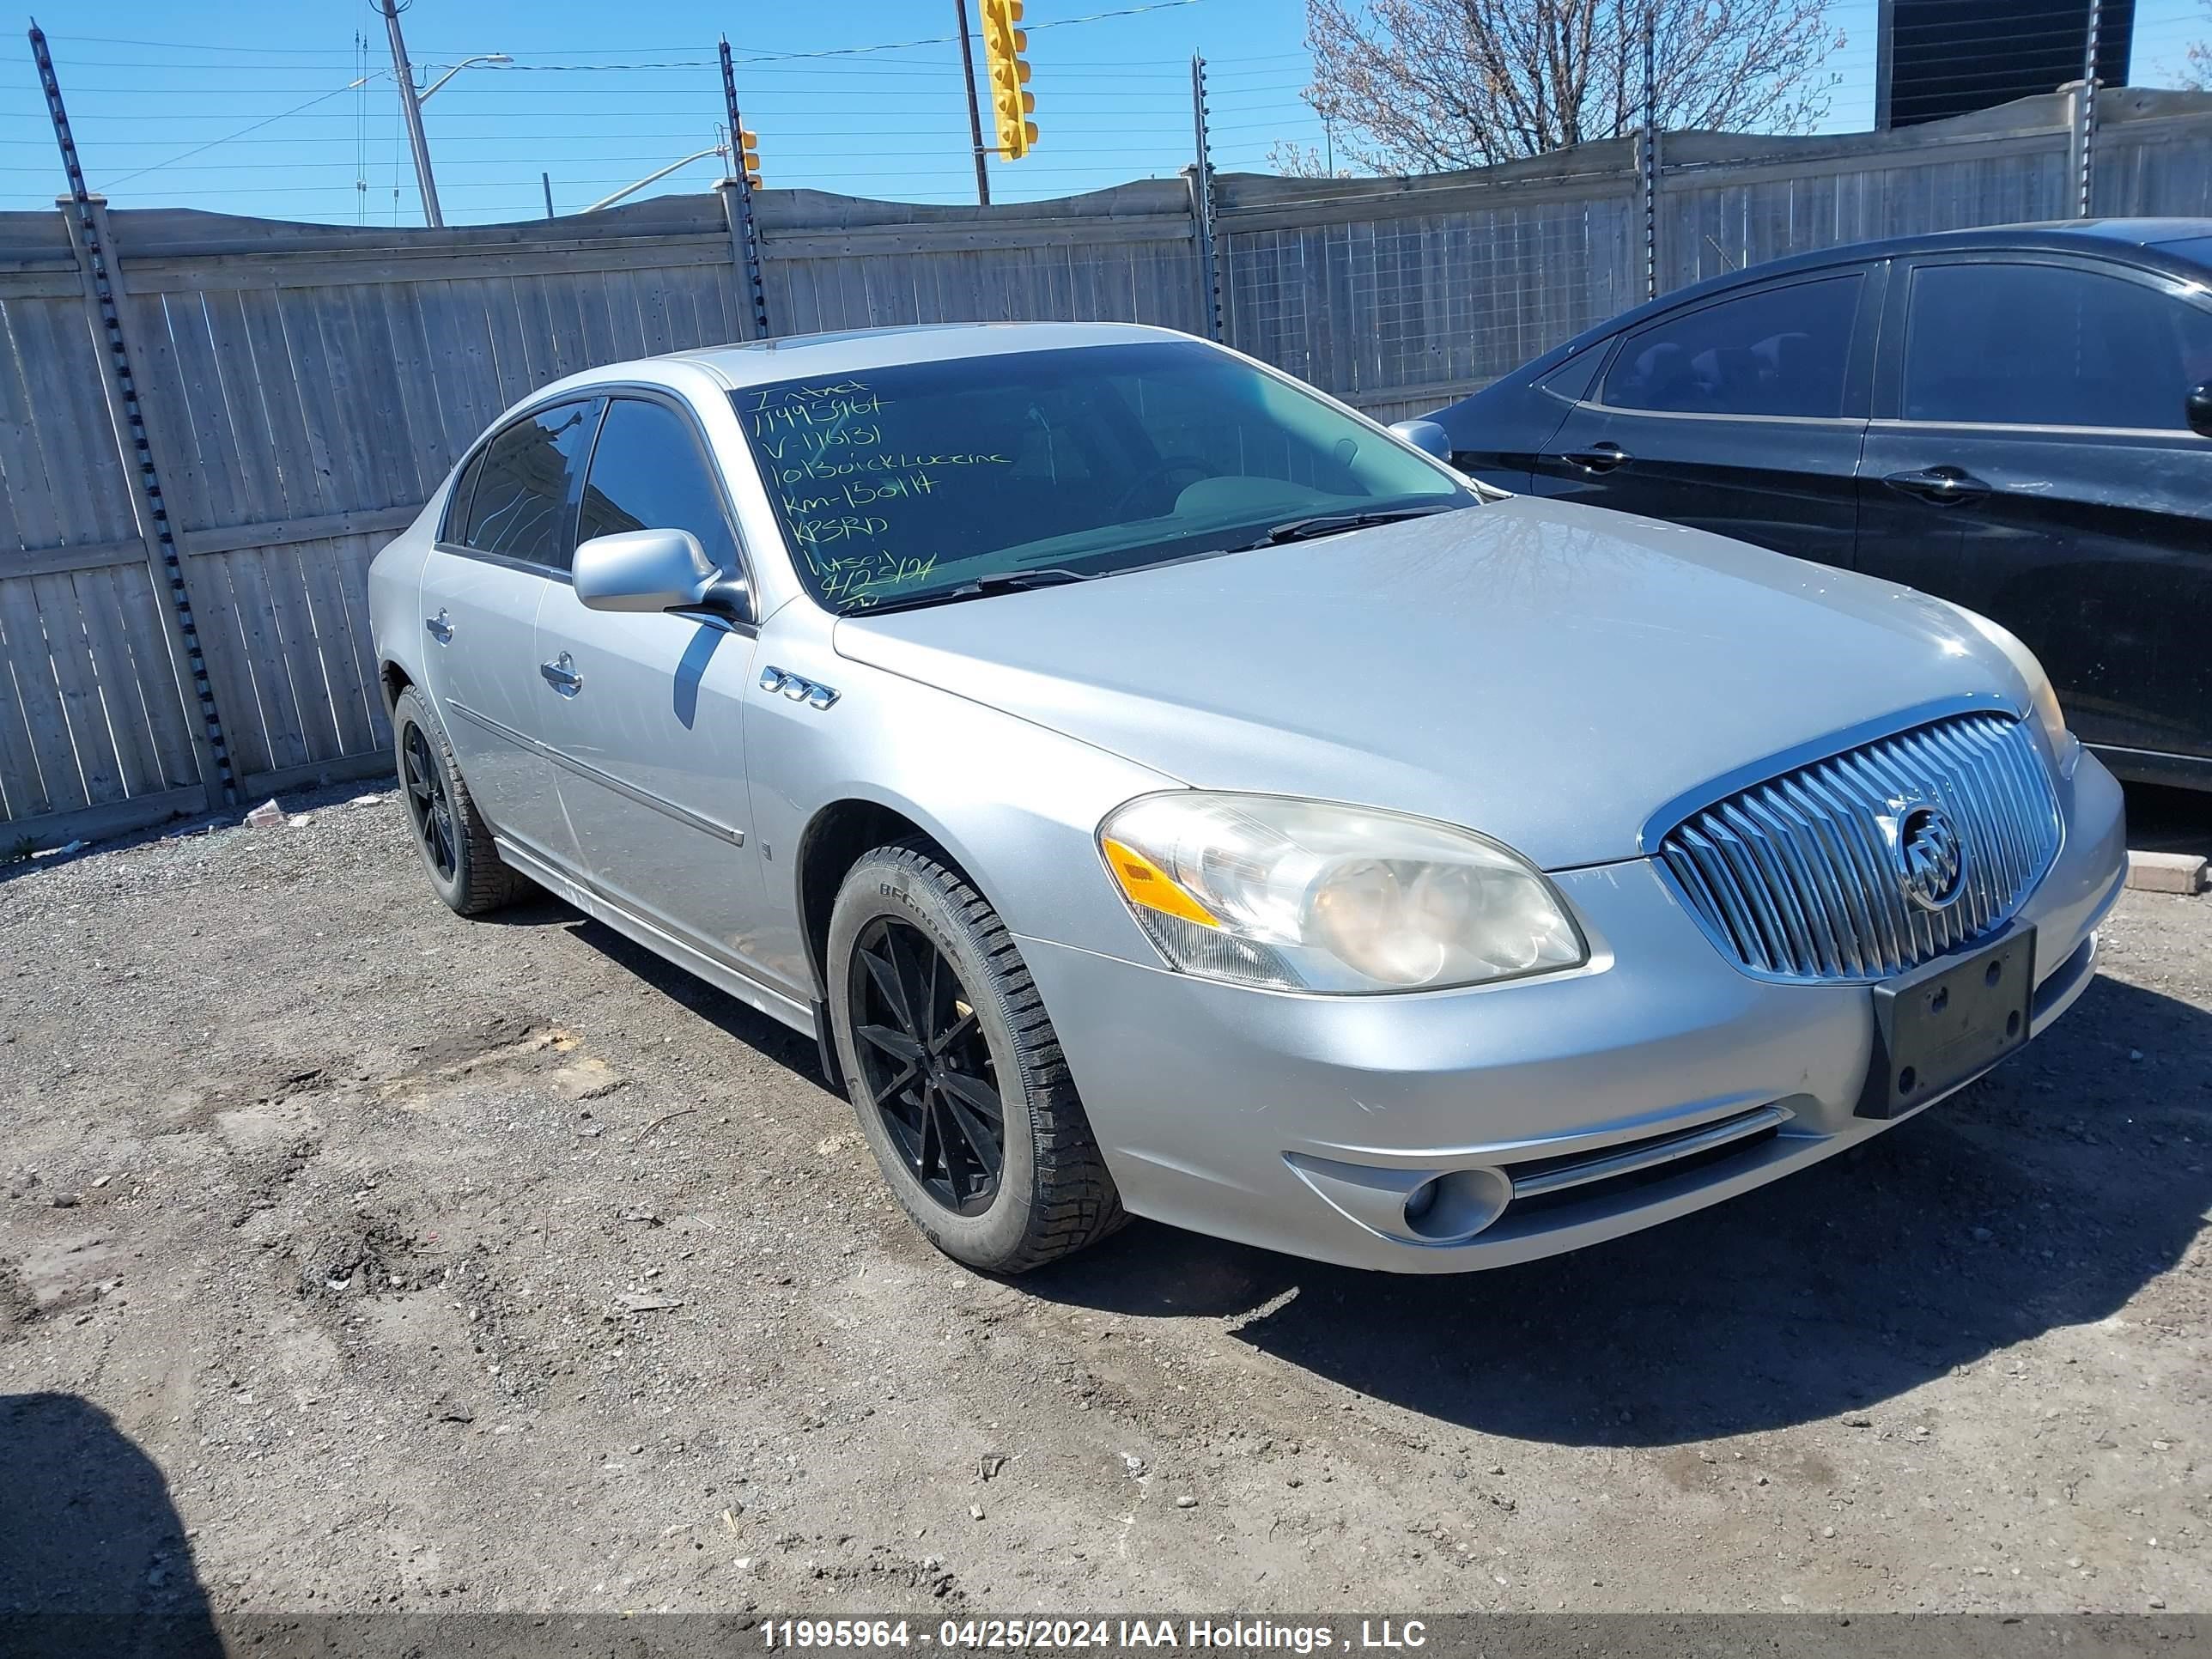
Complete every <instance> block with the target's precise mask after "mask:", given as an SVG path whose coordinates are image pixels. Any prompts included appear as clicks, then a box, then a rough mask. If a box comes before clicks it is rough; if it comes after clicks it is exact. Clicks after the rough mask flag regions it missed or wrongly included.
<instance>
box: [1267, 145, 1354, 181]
mask: <svg viewBox="0 0 2212 1659" xmlns="http://www.w3.org/2000/svg"><path fill="white" fill-rule="evenodd" d="M1267 168H1268V171H1270V172H1271V173H1280V174H1281V175H1282V176H1283V177H1284V178H1285V179H1349V178H1350V177H1352V170H1351V169H1350V168H1349V167H1330V166H1329V163H1328V157H1327V156H1325V155H1322V153H1321V151H1319V150H1317V149H1315V148H1314V147H1313V146H1312V145H1311V144H1301V143H1298V141H1297V139H1295V138H1278V139H1276V140H1275V142H1274V143H1272V144H1270V145H1268V146H1267Z"/></svg>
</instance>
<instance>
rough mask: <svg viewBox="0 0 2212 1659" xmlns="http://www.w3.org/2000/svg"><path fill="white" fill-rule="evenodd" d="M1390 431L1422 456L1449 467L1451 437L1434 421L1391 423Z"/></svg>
mask: <svg viewBox="0 0 2212 1659" xmlns="http://www.w3.org/2000/svg"><path fill="white" fill-rule="evenodd" d="M1390 430H1391V431H1393V432H1395V433H1396V434H1397V435H1399V436H1400V437H1401V438H1403V439H1404V440H1405V441H1407V443H1409V444H1411V445H1413V447H1414V448H1416V449H1418V450H1419V451H1420V452H1421V453H1423V454H1424V455H1431V456H1434V457H1435V458H1436V459H1437V460H1440V461H1442V462H1443V463H1444V465H1447V466H1449V465H1451V458H1452V447H1451V437H1450V435H1449V434H1448V433H1446V432H1445V430H1444V429H1443V428H1442V427H1440V426H1438V425H1437V423H1436V422H1434V421H1393V422H1390Z"/></svg>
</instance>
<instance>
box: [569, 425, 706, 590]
mask: <svg viewBox="0 0 2212 1659" xmlns="http://www.w3.org/2000/svg"><path fill="white" fill-rule="evenodd" d="M625 530H688V531H690V532H691V533H692V534H693V535H694V536H696V537H697V538H699V545H700V546H701V547H702V548H704V549H705V550H706V552H707V556H708V558H710V559H712V560H713V561H714V562H715V563H716V564H717V565H719V566H720V567H721V568H722V569H723V570H725V571H727V572H729V573H730V574H738V573H740V572H742V571H743V570H744V562H743V561H742V560H740V558H739V557H738V539H737V535H736V532H733V531H732V529H731V528H730V518H729V513H728V510H727V509H726V507H724V505H723V501H722V492H721V489H720V487H719V485H718V484H717V483H716V481H715V479H714V475H713V474H712V473H711V472H710V471H708V459H707V456H706V453H705V452H704V451H703V450H702V448H701V447H700V442H699V437H698V435H697V433H696V432H695V431H694V430H693V428H692V426H691V423H690V422H689V421H687V420H685V419H684V417H683V416H681V415H678V413H677V412H676V411H675V410H672V409H671V408H669V407H668V405H667V404H662V403H656V402H653V401H650V400H648V399H647V398H614V399H613V400H612V401H611V402H610V403H609V404H607V414H606V419H605V422H603V423H602V424H601V426H600V428H599V445H598V447H596V448H594V449H593V450H592V468H591V472H590V474H589V475H588V476H587V477H586V479H585V481H584V500H583V505H582V509H581V511H580V514H579V517H578V523H577V526H576V539H577V540H578V541H579V542H587V541H589V540H591V539H592V537H594V536H611V535H615V534H617V532H621V531H625Z"/></svg>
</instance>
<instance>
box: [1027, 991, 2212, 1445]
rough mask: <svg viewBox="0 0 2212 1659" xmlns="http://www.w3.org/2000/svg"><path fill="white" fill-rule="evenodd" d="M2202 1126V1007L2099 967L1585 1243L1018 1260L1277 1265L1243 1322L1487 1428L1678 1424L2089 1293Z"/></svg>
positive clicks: (2140, 1250)
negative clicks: (1978, 1057)
mask: <svg viewBox="0 0 2212 1659" xmlns="http://www.w3.org/2000/svg"><path fill="white" fill-rule="evenodd" d="M2130 1054H2137V1055H2140V1056H2141V1057H2140V1058H2139V1059H2134V1060H2131V1059H2130ZM2208 1143H2212V1016H2208V1015H2207V1014H2205V1013H2204V1012H2201V1011H2199V1010H2197V1009H2196V1008H2194V1007H2192V1006H2189V1005H2187V1004H2185V1003H2182V1002H2179V1001H2177V1000H2173V999H2172V998H2170V997H2166V996H2161V995H2160V994H2157V993H2155V992H2152V991H2147V990H2142V989H2139V988H2137V987H2132V986H2128V985H2123V984H2120V983H2118V982H2116V981H2111V980H2099V981H2096V982H2094V983H2093V985H2092V986H2091V987H2090V988H2089V990H2088V991H2087V993H2086V994H2084V995H2083V997H2082V1000H2081V1002H2080V1003H2079V1004H2078V1005H2077V1006H2075V1008H2074V1009H2073V1010H2072V1011H2071V1012H2069V1014H2068V1015H2067V1016H2066V1017H2065V1018H2064V1019H2063V1020H2062V1021H2061V1022H2060V1023H2059V1024H2058V1025H2057V1026H2056V1027H2055V1028H2053V1029H2052V1030H2051V1031H2049V1032H2048V1033H2046V1034H2045V1036H2043V1037H2042V1038H2041V1039H2039V1041H2038V1042H2036V1043H2035V1044H2034V1045H2033V1047H2032V1048H2029V1049H2028V1050H2027V1051H2026V1052H2025V1053H2023V1054H2021V1055H2019V1056H2017V1057H2016V1058H2015V1059H2014V1060H2011V1061H2010V1062H2008V1064H2007V1065H2006V1066H2003V1067H2002V1068H2000V1069H1999V1070H1998V1071H1997V1072H1996V1073H1993V1074H1992V1075H1991V1076H1990V1077H1989V1078H1987V1079H1984V1080H1983V1081H1982V1082H1981V1083H1979V1084H1978V1085H1975V1086H1974V1087H1973V1088H1972V1089H1970V1090H1968V1091H1966V1092H1964V1093H1962V1094H1960V1095H1959V1096H1956V1097H1953V1098H1952V1099H1950V1100H1948V1101H1946V1102H1944V1103H1942V1104H1940V1105H1938V1106H1936V1107H1935V1108H1933V1109H1930V1110H1929V1112H1927V1113H1925V1114H1923V1115H1921V1116H1919V1117H1918V1118H1916V1119H1914V1120H1911V1121H1908V1122H1906V1123H1904V1124H1901V1125H1899V1126H1898V1127H1896V1128H1895V1129H1893V1130H1892V1131H1891V1132H1890V1133H1887V1134H1884V1135H1881V1136H1880V1137H1877V1138H1876V1139H1875V1140H1873V1141H1871V1142H1869V1143H1868V1144H1867V1145H1865V1146H1861V1147H1859V1148H1857V1149H1856V1150H1854V1151H1852V1152H1845V1153H1843V1154H1841V1155H1839V1156H1838V1157H1836V1158H1832V1159H1830V1160H1829V1161H1827V1162H1826V1163H1824V1164H1820V1165H1818V1166H1816V1167H1814V1168H1813V1169H1811V1170H1806V1171H1804V1172H1802V1173H1801V1174H1798V1175H1796V1176H1789V1177H1786V1178H1784V1179H1783V1180H1782V1181H1779V1182H1775V1183H1774V1184H1772V1185H1771V1186H1768V1187H1765V1188H1760V1189H1759V1191H1757V1192H1755V1193H1752V1194H1747V1195H1746V1196H1745V1197H1742V1198H1740V1199H1737V1200H1735V1201H1733V1202H1731V1203H1726V1204H1722V1205H1719V1206H1715V1207H1714V1208H1712V1209H1710V1210H1706V1211H1704V1212H1700V1213H1699V1214H1697V1215H1693V1216H1690V1217H1686V1218H1683V1219H1681V1220H1680V1221H1675V1222H1673V1223H1670V1224H1668V1225H1665V1226H1662V1227H1658V1228H1655V1229H1653V1230H1651V1231H1648V1232H1645V1233H1642V1234H1638V1235H1636V1236H1633V1237H1629V1238H1626V1239H1621V1240H1617V1241H1615V1242H1613V1243H1610V1244H1606V1245H1601V1246H1599V1247H1597V1248H1595V1249H1589V1250H1586V1251H1583V1252H1581V1253H1580V1254H1577V1255H1568V1256H1561V1257H1555V1258H1553V1259H1552V1260H1550V1261H1540V1262H1533V1263H1529V1264H1528V1265H1526V1266H1522V1267H1504V1268H1499V1269H1497V1270H1495V1271H1493V1272H1490V1273H1478V1274H1471V1275H1463V1276H1449V1277H1442V1278H1429V1277H1419V1278H1413V1277H1398V1276H1395V1275H1387V1274H1381V1273H1357V1272H1352V1271H1349V1270H1346V1269H1340V1268H1334V1267H1319V1266H1316V1265H1313V1264H1311V1263H1308V1262H1304V1261H1296V1260H1293V1259H1291V1258H1290V1257H1286V1256H1281V1255H1274V1254H1272V1253H1270V1252H1267V1251H1263V1250H1256V1249H1247V1248H1244V1247H1242V1246H1237V1245H1231V1244H1224V1243H1216V1242H1214V1241H1212V1240H1209V1239H1206V1238H1202V1237H1199V1236H1197V1235H1195V1234H1192V1233H1185V1232H1181V1231H1176V1230H1174V1229H1170V1228H1166V1227H1160V1226H1154V1225H1144V1224H1138V1225H1133V1226H1132V1227H1131V1228H1130V1230H1129V1231H1127V1232H1126V1233H1124V1234H1122V1235H1121V1236H1120V1237H1117V1238H1115V1239H1113V1240H1110V1241H1109V1242H1108V1243H1106V1244H1104V1245H1103V1246H1101V1247H1099V1248H1097V1249H1093V1250H1091V1251H1089V1252H1086V1253H1085V1254H1084V1255H1079V1256H1077V1257H1074V1258H1072V1259H1071V1260H1070V1261H1067V1262H1066V1263H1064V1264H1062V1265H1060V1266H1059V1267H1054V1268H1048V1269H1045V1270H1043V1271H1042V1272H1039V1273H1031V1274H1030V1275H1028V1276H1027V1277H1025V1278H1024V1279H1022V1280H1021V1281H1020V1284H1021V1285H1022V1287H1023V1288H1024V1290H1025V1291H1030V1292H1031V1293H1033V1294H1035V1295H1038V1296H1042V1297H1051V1298H1053V1299H1054V1300H1058V1301H1064V1302H1067V1303H1071V1304H1079V1305H1082V1306H1085V1307H1091V1308H1098V1309H1105V1310H1112V1311H1115V1312H1118V1313H1121V1314H1125V1315H1128V1316H1134V1317H1139V1318H1142V1317H1146V1316H1189V1315H1194V1314H1195V1315H1202V1316H1221V1317H1229V1318H1234V1317H1236V1316H1242V1315H1252V1314H1255V1312H1256V1310H1261V1309H1263V1308H1267V1307H1268V1306H1269V1304H1273V1303H1274V1302H1275V1301H1276V1300H1277V1299H1278V1298H1279V1297H1283V1296H1284V1295H1285V1292H1287V1291H1296V1294H1295V1295H1294V1296H1291V1297H1289V1299H1288V1300H1286V1301H1284V1302H1283V1303H1282V1304H1281V1305H1280V1306H1279V1307H1275V1308H1273V1310H1272V1311H1268V1312H1265V1313H1257V1315H1256V1316H1255V1317H1251V1318H1249V1320H1248V1321H1247V1322H1246V1323H1244V1324H1243V1326H1242V1328H1239V1329H1238V1330H1237V1335H1238V1336H1239V1337H1240V1338H1241V1340H1244V1341H1247V1342H1249V1343H1251V1344H1252V1345H1253V1346H1255V1348H1258V1349H1260V1350H1261V1351H1262V1352H1266V1353H1268V1354H1271V1355H1273V1356H1274V1357H1275V1358H1278V1359H1280V1360H1282V1361H1283V1362H1285V1364H1293V1365H1297V1366H1300V1367H1302V1368H1304V1369H1305V1370H1310V1371H1313V1372H1315V1373H1316V1374H1318V1375H1320V1376H1326V1377H1328V1378H1330V1379H1331V1380H1333V1381H1334V1382H1337V1383H1342V1384H1344V1385H1346V1387H1349V1388H1352V1389H1358V1390H1359V1391H1360V1392H1361V1393H1363V1394H1366V1395H1372V1396H1373V1397H1375V1398H1376V1399H1380V1400H1386V1401H1391V1402H1392V1403H1394V1404H1396V1405H1399V1406H1402V1407H1407V1409H1409V1410H1412V1411H1416V1412H1420V1413H1424V1414H1425V1415H1427V1416H1431V1417H1434V1418H1437V1419H1441V1420H1444V1421H1448V1422H1451V1423H1455V1424H1460V1425H1464V1426H1467V1427H1469V1428H1473V1429H1478V1430H1480V1431H1484V1432H1486V1433H1492V1434H1500V1435H1511V1436H1515V1437H1521V1438H1525V1439H1534V1440H1544V1441H1552V1442H1557V1443H1563V1444H1571V1445H1607V1446H1657V1445H1670V1444H1677V1443H1683V1442H1689V1441H1698V1440H1704V1439H1709V1438H1712V1437H1719V1436H1726V1435H1735V1434H1743V1433H1747V1432H1752V1431H1761V1430H1771V1429H1777V1428H1781V1427H1784V1426H1786V1425H1792V1424H1796V1423H1802V1422H1806V1421H1810V1420H1814V1419H1821V1418H1826V1417H1829V1416H1832V1415H1834V1414H1836V1413H1841V1412H1847V1411H1850V1410H1852V1409H1854V1408H1856V1407H1866V1406H1870V1405H1873V1404H1875V1403H1876V1402H1878V1401H1884V1400H1887V1399H1890V1398H1893V1397H1894V1396H1895V1395H1899V1394H1901V1393H1903V1392H1904V1391H1905V1390H1907V1389H1911V1388H1913V1387H1915V1386H1916V1385H1917V1384H1919V1383H1925V1382H1927V1381H1929V1379H1930V1378H1933V1377H1936V1376H1942V1374H1943V1373H1944V1372H1946V1371H1948V1370H1950V1369H1951V1368H1952V1367H1954V1366H1956V1365H1959V1364H1965V1363H1966V1362H1969V1361H1972V1360H1977V1359H1980V1358H1984V1356H1986V1355H1988V1354H1990V1353H1992V1352H1996V1351H1998V1350H2000V1349H2002V1348H2004V1347H2007V1346H2010V1345H2012V1344H2014V1343H2017V1342H2020V1341H2022V1340H2026V1339H2028V1338H2031V1337H2033V1336H2035V1335H2037V1334H2039V1333H2041V1332H2043V1331H2045V1330H2048V1329H2050V1328H2053V1327H2055V1326H2062V1325H2071V1324H2079V1323H2081V1322H2087V1321H2092V1320H2096V1319H2100V1318H2103V1317H2104V1316H2106V1315H2108V1314H2110V1313H2112V1311H2113V1310H2116V1309H2118V1308H2119V1307H2120V1306H2122V1305H2123V1304H2125V1303H2126V1302H2127V1301H2128V1299H2129V1298H2130V1297H2132V1296H2133V1295H2134V1294H2135V1293H2136V1291H2138V1290H2140V1289H2141V1288H2142V1286H2143V1285H2145V1284H2146V1283H2148V1281H2149V1280H2151V1279H2154V1278H2155V1277H2157V1276H2158V1275H2159V1274H2160V1273H2164V1272H2166V1270H2167V1269H2169V1268H2170V1267H2172V1266H2173V1265H2174V1264H2175V1263H2176V1262H2177V1261H2179V1259H2180V1258H2181V1255H2182V1254H2183V1252H2184V1251H2185V1249H2187V1248H2188V1247H2189V1244H2190V1243H2191V1240H2193V1239H2194V1238H2195V1237H2196V1236H2197V1231H2198V1229H2199V1228H2200V1226H2202V1225H2203V1215H2204V1212H2205V1208H2206V1206H2207V1203H2208V1201H2212V1174H2208V1170H2207V1164H2208V1158H2212V1144H2208Z"/></svg>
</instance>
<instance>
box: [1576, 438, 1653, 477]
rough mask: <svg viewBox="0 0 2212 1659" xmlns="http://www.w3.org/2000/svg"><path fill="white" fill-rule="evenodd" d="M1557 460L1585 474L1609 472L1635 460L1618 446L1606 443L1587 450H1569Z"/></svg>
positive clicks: (1594, 445) (1593, 445)
mask: <svg viewBox="0 0 2212 1659" xmlns="http://www.w3.org/2000/svg"><path fill="white" fill-rule="evenodd" d="M1559 459H1561V460H1563V461H1565V462H1567V463H1568V464H1569V465H1572V466H1578V467H1580V468H1582V470H1583V471H1585V472H1610V471H1613V468H1615V467H1616V466H1624V465H1626V464H1627V463H1629V462H1630V461H1632V460H1634V459H1636V458H1635V457H1634V456H1633V455H1632V454H1630V453H1628V452H1627V451H1626V450H1625V449H1623V448H1622V447H1620V445H1619V444H1617V443H1612V442H1606V443H1598V444H1592V445H1591V446H1590V447H1589V448H1588V449H1570V450H1569V451H1567V453H1565V454H1564V455H1562V456H1560V457H1559Z"/></svg>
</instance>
